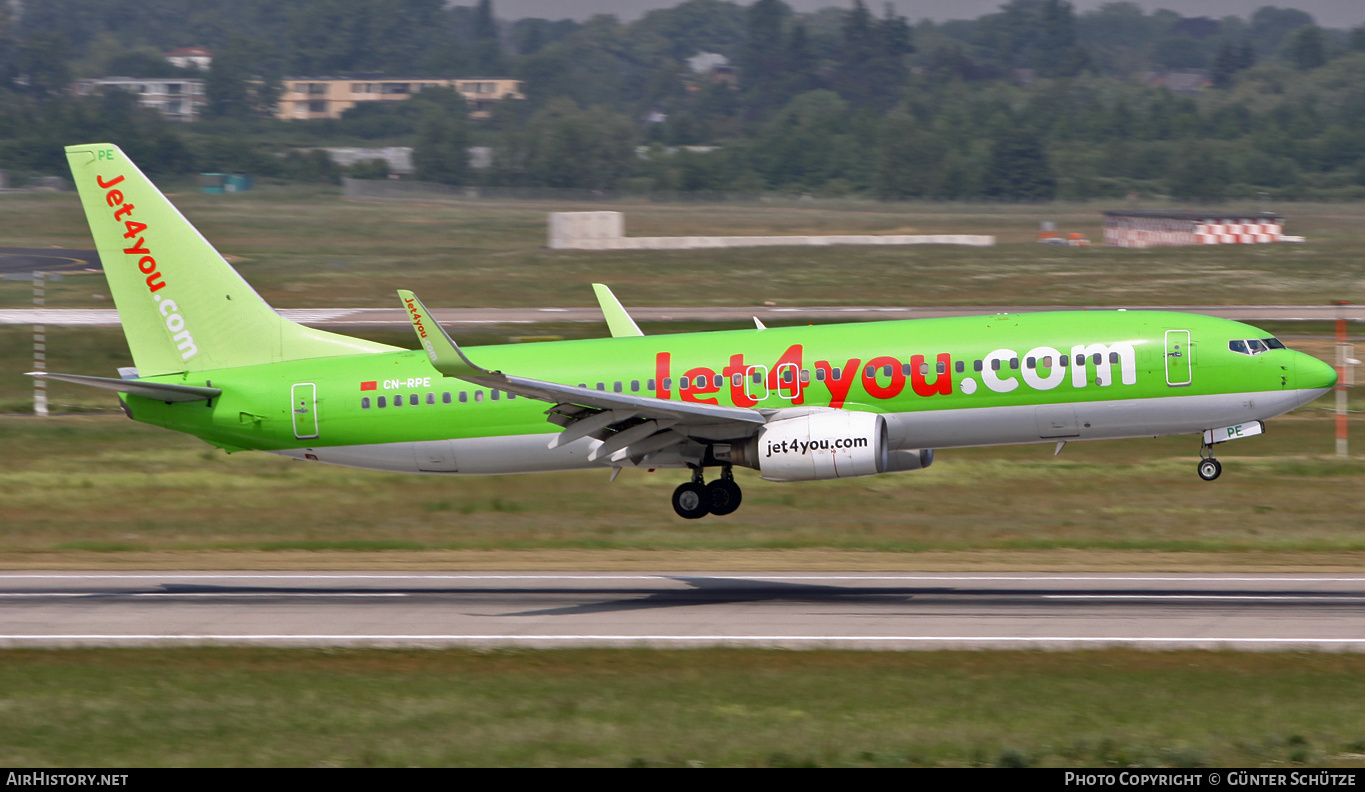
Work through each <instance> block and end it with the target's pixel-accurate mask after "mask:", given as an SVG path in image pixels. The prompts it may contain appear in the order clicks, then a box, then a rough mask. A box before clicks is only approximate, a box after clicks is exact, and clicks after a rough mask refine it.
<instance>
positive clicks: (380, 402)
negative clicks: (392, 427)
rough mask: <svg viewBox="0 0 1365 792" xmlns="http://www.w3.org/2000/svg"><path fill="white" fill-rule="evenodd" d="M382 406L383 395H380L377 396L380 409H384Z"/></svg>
mask: <svg viewBox="0 0 1365 792" xmlns="http://www.w3.org/2000/svg"><path fill="white" fill-rule="evenodd" d="M384 406H385V405H384V397H383V396H380V397H379V409H381V410H382V409H384Z"/></svg>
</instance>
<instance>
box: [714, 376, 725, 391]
mask: <svg viewBox="0 0 1365 792" xmlns="http://www.w3.org/2000/svg"><path fill="white" fill-rule="evenodd" d="M724 384H725V375H724V374H717V375H716V376H714V377H712V378H711V386H712V387H715V388H719V387H720V386H722V385H724Z"/></svg>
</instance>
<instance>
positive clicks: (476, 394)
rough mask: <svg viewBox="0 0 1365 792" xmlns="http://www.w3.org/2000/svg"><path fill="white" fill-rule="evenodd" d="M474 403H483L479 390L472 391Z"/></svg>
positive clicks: (481, 392)
mask: <svg viewBox="0 0 1365 792" xmlns="http://www.w3.org/2000/svg"><path fill="white" fill-rule="evenodd" d="M474 401H476V402H481V401H483V391H481V390H476V391H474Z"/></svg>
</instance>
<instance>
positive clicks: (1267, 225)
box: [1104, 210, 1284, 248]
mask: <svg viewBox="0 0 1365 792" xmlns="http://www.w3.org/2000/svg"><path fill="white" fill-rule="evenodd" d="M1283 239H1284V216H1283V215H1278V214H1275V213H1273V212H1199V211H1187V212H1161V211H1141V210H1133V211H1127V212H1105V213H1104V244H1106V245H1111V246H1114V247H1129V248H1146V247H1163V246H1174V245H1227V244H1232V245H1237V244H1242V245H1251V244H1257V243H1261V242H1280V241H1282V240H1283Z"/></svg>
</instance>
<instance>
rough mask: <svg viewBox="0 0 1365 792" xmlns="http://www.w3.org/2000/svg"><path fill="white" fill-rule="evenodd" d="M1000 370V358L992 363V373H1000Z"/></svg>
mask: <svg viewBox="0 0 1365 792" xmlns="http://www.w3.org/2000/svg"><path fill="white" fill-rule="evenodd" d="M999 370H1000V358H995V359H994V360H992V361H991V371H999Z"/></svg>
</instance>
